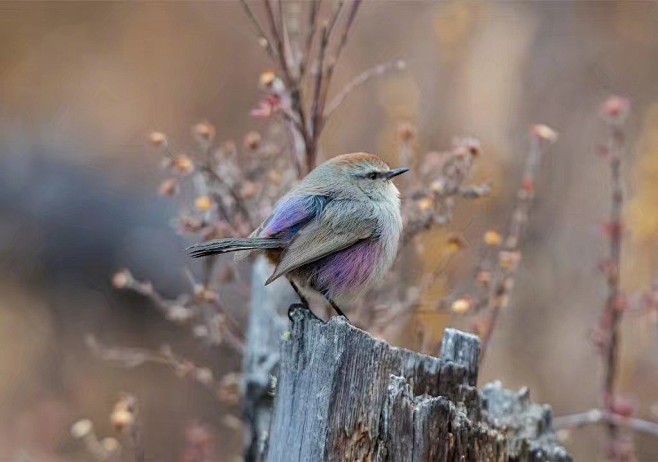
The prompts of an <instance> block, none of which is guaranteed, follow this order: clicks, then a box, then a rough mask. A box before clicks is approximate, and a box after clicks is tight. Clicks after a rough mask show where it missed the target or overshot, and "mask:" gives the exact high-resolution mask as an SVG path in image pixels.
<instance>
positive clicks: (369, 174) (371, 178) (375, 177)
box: [366, 172, 379, 180]
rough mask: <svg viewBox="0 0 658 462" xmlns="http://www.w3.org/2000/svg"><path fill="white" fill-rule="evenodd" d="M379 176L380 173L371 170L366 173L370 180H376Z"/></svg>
mask: <svg viewBox="0 0 658 462" xmlns="http://www.w3.org/2000/svg"><path fill="white" fill-rule="evenodd" d="M378 176H379V175H378V174H377V172H370V173H368V174H366V178H368V179H369V180H376V179H377V177H378Z"/></svg>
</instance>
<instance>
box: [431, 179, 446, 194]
mask: <svg viewBox="0 0 658 462" xmlns="http://www.w3.org/2000/svg"><path fill="white" fill-rule="evenodd" d="M430 189H431V190H432V191H433V192H435V193H437V194H442V193H443V192H444V191H445V189H446V181H445V180H444V179H442V178H440V179H438V180H436V181H432V183H431V184H430Z"/></svg>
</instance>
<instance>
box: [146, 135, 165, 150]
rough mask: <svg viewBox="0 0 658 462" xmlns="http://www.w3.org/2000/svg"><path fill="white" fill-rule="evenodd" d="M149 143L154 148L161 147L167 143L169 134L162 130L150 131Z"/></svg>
mask: <svg viewBox="0 0 658 462" xmlns="http://www.w3.org/2000/svg"><path fill="white" fill-rule="evenodd" d="M148 140H149V144H150V145H151V146H153V147H154V148H159V147H163V146H166V145H167V135H165V134H164V133H162V132H156V131H153V132H151V133H149V137H148Z"/></svg>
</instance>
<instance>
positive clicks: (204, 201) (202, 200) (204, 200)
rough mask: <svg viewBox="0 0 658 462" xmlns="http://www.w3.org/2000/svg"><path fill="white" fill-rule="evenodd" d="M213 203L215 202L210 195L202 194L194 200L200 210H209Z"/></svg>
mask: <svg viewBox="0 0 658 462" xmlns="http://www.w3.org/2000/svg"><path fill="white" fill-rule="evenodd" d="M213 205H214V202H213V200H212V199H211V198H210V197H209V196H200V197H197V198H196V200H195V201H194V207H196V209H197V210H198V211H199V212H207V211H208V210H210V208H211V207H212V206H213Z"/></svg>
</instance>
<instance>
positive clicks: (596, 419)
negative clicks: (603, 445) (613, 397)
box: [553, 409, 658, 436]
mask: <svg viewBox="0 0 658 462" xmlns="http://www.w3.org/2000/svg"><path fill="white" fill-rule="evenodd" d="M600 423H604V424H613V425H617V426H620V427H626V428H628V429H630V430H634V431H637V432H642V433H648V434H650V435H654V436H658V423H656V422H651V421H648V420H642V419H638V418H635V417H625V416H622V415H619V414H614V413H612V412H609V411H604V410H601V409H590V410H589V411H586V412H581V413H579V414H570V415H565V416H561V417H556V418H554V419H553V427H554V428H555V429H556V430H559V429H562V428H565V429H568V428H578V427H584V426H586V425H592V424H600Z"/></svg>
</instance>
